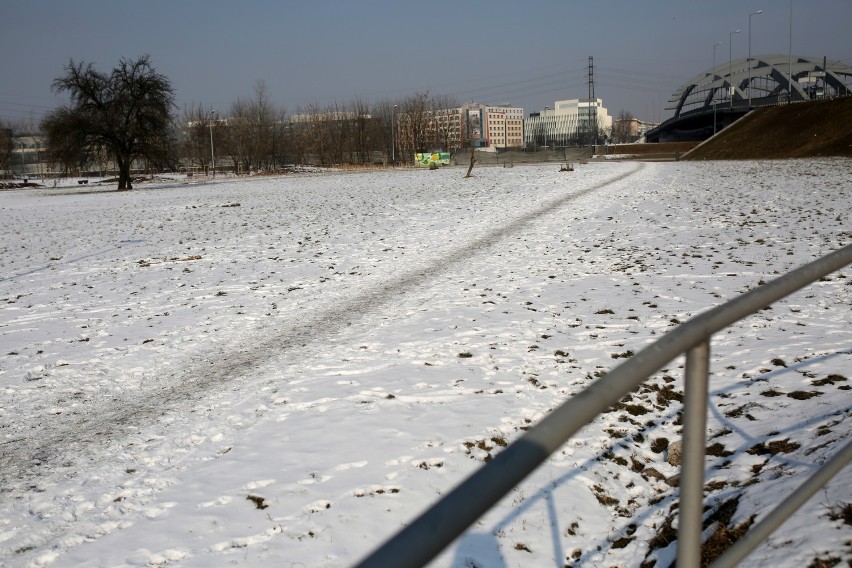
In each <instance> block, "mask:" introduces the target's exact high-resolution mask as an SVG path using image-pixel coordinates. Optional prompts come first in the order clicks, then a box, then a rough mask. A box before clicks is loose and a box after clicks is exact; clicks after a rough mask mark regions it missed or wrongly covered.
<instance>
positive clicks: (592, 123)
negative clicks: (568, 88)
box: [586, 55, 598, 148]
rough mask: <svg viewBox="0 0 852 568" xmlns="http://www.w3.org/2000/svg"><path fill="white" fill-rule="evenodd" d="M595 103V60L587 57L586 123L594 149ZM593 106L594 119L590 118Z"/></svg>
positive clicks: (596, 128)
mask: <svg viewBox="0 0 852 568" xmlns="http://www.w3.org/2000/svg"><path fill="white" fill-rule="evenodd" d="M594 101H595V58H594V57H593V56H591V55H590V56H589V102H588V106H587V107H586V110H587V111H588V113H589V114H588V121H587V122H586V124H587V126H588V128H589V135H590V136H589V145H590V146H591V147H592V148H594V146H595V141H596V140H597V137H598V110H597V103H596V102H594ZM593 104H594V105H595V106H594V118H592V116H593V115H592V112H593V111H592V109H593V107H592V105H593Z"/></svg>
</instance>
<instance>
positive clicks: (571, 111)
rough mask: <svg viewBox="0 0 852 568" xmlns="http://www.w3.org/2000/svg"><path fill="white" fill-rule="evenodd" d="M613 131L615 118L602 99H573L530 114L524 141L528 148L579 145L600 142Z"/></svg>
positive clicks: (558, 102) (557, 102)
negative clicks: (613, 118)
mask: <svg viewBox="0 0 852 568" xmlns="http://www.w3.org/2000/svg"><path fill="white" fill-rule="evenodd" d="M611 131H612V117H611V116H609V113H608V112H607V110H606V108H605V107H604V106H603V100H602V99H593V100H589V99H570V100H565V101H556V102H555V103H554V106H553V108H550V107H545V109H544V110H541V111H539V112H533V113H530V115H529V117H527V120H526V125H525V133H524V141H525V142H526V145H527V146H543V147H553V146H577V145H582V144H592V143H595V142H597V143H601V142H603V141H604V140H605V139H607V138H608V137H609V136H610V133H611Z"/></svg>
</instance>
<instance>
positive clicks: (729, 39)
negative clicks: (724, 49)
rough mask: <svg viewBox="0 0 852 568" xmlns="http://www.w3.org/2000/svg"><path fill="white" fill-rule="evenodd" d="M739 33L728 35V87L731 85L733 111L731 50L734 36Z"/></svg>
mask: <svg viewBox="0 0 852 568" xmlns="http://www.w3.org/2000/svg"><path fill="white" fill-rule="evenodd" d="M738 33H740V30H737V31H734V32H731V33H729V34H728V85H729V89H730V93H731V110H733V109H734V82H733V80H732V79H733V77H732V75H733V71H732V70H733V65H732V64H731V62H732V61H733V59H732V54H733V50H732V48H731V44H732V43H733V41H734V34H738Z"/></svg>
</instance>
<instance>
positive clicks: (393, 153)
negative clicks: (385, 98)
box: [391, 105, 399, 165]
mask: <svg viewBox="0 0 852 568" xmlns="http://www.w3.org/2000/svg"><path fill="white" fill-rule="evenodd" d="M398 108H399V105H393V108H392V109H391V165H394V164H396V127H395V126H394V116H396V109H398Z"/></svg>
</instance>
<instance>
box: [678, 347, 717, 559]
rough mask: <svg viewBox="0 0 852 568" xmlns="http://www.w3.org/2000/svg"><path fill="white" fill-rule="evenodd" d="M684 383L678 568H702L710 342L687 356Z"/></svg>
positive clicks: (694, 348)
mask: <svg viewBox="0 0 852 568" xmlns="http://www.w3.org/2000/svg"><path fill="white" fill-rule="evenodd" d="M683 382H684V393H683V395H684V396H683V450H682V458H681V466H680V511H679V513H678V516H679V521H678V529H677V568H699V566H700V564H701V530H702V528H703V527H702V525H703V521H704V507H703V503H704V449H705V446H706V443H705V442H706V438H707V394H708V392H709V383H710V342H709V341H704V342H702V343H699V344H698V345H696V346H695V347H693V348H692V349H690V350H689V351H687V352H686V368H685V370H684V381H683ZM696 551H698V555H697V557H696Z"/></svg>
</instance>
